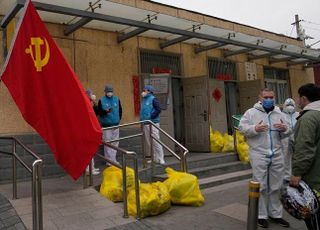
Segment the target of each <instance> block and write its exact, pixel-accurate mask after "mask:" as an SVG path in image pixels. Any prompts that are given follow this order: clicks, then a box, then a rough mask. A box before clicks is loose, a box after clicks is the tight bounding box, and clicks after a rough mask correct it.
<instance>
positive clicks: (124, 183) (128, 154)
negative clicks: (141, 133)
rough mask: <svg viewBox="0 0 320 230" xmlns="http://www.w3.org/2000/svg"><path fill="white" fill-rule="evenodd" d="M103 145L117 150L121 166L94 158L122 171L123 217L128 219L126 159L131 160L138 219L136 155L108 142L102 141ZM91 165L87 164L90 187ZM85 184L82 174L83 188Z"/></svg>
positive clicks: (138, 196) (110, 161) (91, 183)
mask: <svg viewBox="0 0 320 230" xmlns="http://www.w3.org/2000/svg"><path fill="white" fill-rule="evenodd" d="M102 144H103V145H106V146H108V147H109V148H112V149H114V150H117V151H118V152H120V153H121V154H122V165H120V164H119V163H117V162H114V161H112V160H110V159H108V158H106V157H104V156H101V155H99V154H97V155H96V156H98V157H100V158H101V159H103V160H104V161H106V162H108V163H109V164H111V165H113V166H115V167H117V168H119V169H121V170H122V196H123V212H124V213H123V217H124V218H128V217H129V215H128V199H127V198H128V195H127V167H126V166H127V157H128V158H132V159H133V171H134V181H135V194H136V211H137V219H140V212H141V211H140V210H141V208H140V189H139V175H138V174H139V172H138V159H137V154H136V153H135V152H133V151H128V150H125V149H123V148H120V147H117V146H114V145H112V144H111V143H110V142H109V141H108V142H106V141H102ZM91 167H92V166H91V163H90V164H89V177H90V182H89V183H90V186H92V185H93V177H92V169H91ZM86 184H87V177H86V174H85V173H84V188H85V187H86Z"/></svg>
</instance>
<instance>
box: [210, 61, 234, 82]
mask: <svg viewBox="0 0 320 230" xmlns="http://www.w3.org/2000/svg"><path fill="white" fill-rule="evenodd" d="M208 69H209V78H214V79H218V80H237V69H236V63H234V62H232V61H229V60H222V59H218V58H209V59H208Z"/></svg>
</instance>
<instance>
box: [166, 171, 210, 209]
mask: <svg viewBox="0 0 320 230" xmlns="http://www.w3.org/2000/svg"><path fill="white" fill-rule="evenodd" d="M166 172H167V175H168V179H167V180H165V181H164V182H163V183H164V184H165V185H166V186H167V188H168V190H169V193H170V196H171V202H172V203H173V204H181V205H190V206H201V205H203V204H204V197H203V196H202V194H201V191H200V188H199V183H198V179H197V177H196V176H194V175H191V174H189V173H183V172H177V171H175V170H173V169H172V168H166Z"/></svg>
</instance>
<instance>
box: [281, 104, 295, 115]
mask: <svg viewBox="0 0 320 230" xmlns="http://www.w3.org/2000/svg"><path fill="white" fill-rule="evenodd" d="M283 110H284V112H286V113H290V114H291V113H294V112H295V109H294V106H292V105H289V106H287V107H285V108H284V109H283Z"/></svg>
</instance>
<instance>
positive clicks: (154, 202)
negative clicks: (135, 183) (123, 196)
mask: <svg viewBox="0 0 320 230" xmlns="http://www.w3.org/2000/svg"><path fill="white" fill-rule="evenodd" d="M139 187H140V217H141V218H144V217H147V216H155V215H159V214H160V213H163V212H165V211H167V210H168V209H169V208H170V207H171V200H170V195H169V192H168V189H167V187H166V186H165V185H164V184H163V183H162V182H155V183H140V186H139ZM128 212H129V215H131V216H136V215H137V208H136V192H135V189H134V188H130V189H129V194H128Z"/></svg>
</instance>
